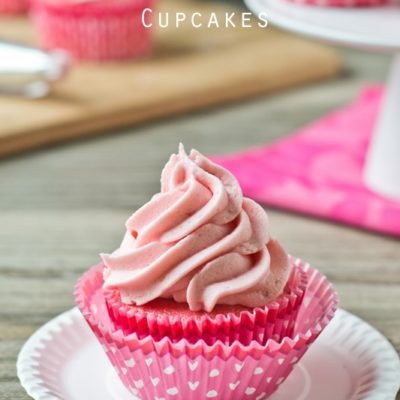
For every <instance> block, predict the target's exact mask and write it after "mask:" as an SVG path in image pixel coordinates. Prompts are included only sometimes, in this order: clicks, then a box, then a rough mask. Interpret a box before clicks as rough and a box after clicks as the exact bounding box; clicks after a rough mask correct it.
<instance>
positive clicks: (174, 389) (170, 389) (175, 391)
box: [167, 386, 179, 396]
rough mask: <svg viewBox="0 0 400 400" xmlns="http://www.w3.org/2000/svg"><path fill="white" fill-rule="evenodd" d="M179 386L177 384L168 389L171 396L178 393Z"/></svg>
mask: <svg viewBox="0 0 400 400" xmlns="http://www.w3.org/2000/svg"><path fill="white" fill-rule="evenodd" d="M178 392H179V391H178V388H176V387H175V386H174V387H172V388H169V389H167V393H168V394H170V395H171V396H175V395H176V394H178Z"/></svg>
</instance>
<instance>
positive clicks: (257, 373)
mask: <svg viewBox="0 0 400 400" xmlns="http://www.w3.org/2000/svg"><path fill="white" fill-rule="evenodd" d="M263 372H264V370H263V369H262V368H261V367H258V368H256V369H255V370H254V375H260V374H262V373H263Z"/></svg>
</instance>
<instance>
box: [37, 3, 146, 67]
mask: <svg viewBox="0 0 400 400" xmlns="http://www.w3.org/2000/svg"><path fill="white" fill-rule="evenodd" d="M151 5H152V0H32V19H33V21H34V23H35V25H36V30H37V34H38V40H39V44H40V45H41V46H42V47H43V48H44V49H46V50H50V49H63V50H66V51H68V52H69V53H70V54H71V56H72V57H73V59H75V60H80V61H107V60H129V59H133V58H136V57H142V56H146V55H148V54H150V53H151V48H152V40H151V29H149V28H147V27H145V26H144V25H143V23H142V12H143V10H144V9H145V8H151Z"/></svg>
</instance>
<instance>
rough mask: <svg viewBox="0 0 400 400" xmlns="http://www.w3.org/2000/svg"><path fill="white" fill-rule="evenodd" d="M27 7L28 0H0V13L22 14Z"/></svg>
mask: <svg viewBox="0 0 400 400" xmlns="http://www.w3.org/2000/svg"><path fill="white" fill-rule="evenodd" d="M28 8H29V0H0V14H22V13H25V12H27V11H28Z"/></svg>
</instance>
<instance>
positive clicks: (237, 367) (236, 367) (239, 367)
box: [235, 364, 244, 372]
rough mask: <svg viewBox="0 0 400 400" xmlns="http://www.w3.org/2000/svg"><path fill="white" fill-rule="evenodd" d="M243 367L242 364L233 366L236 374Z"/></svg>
mask: <svg viewBox="0 0 400 400" xmlns="http://www.w3.org/2000/svg"><path fill="white" fill-rule="evenodd" d="M243 365H244V364H235V369H236V371H237V372H240V371H241V370H242V368H243Z"/></svg>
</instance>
